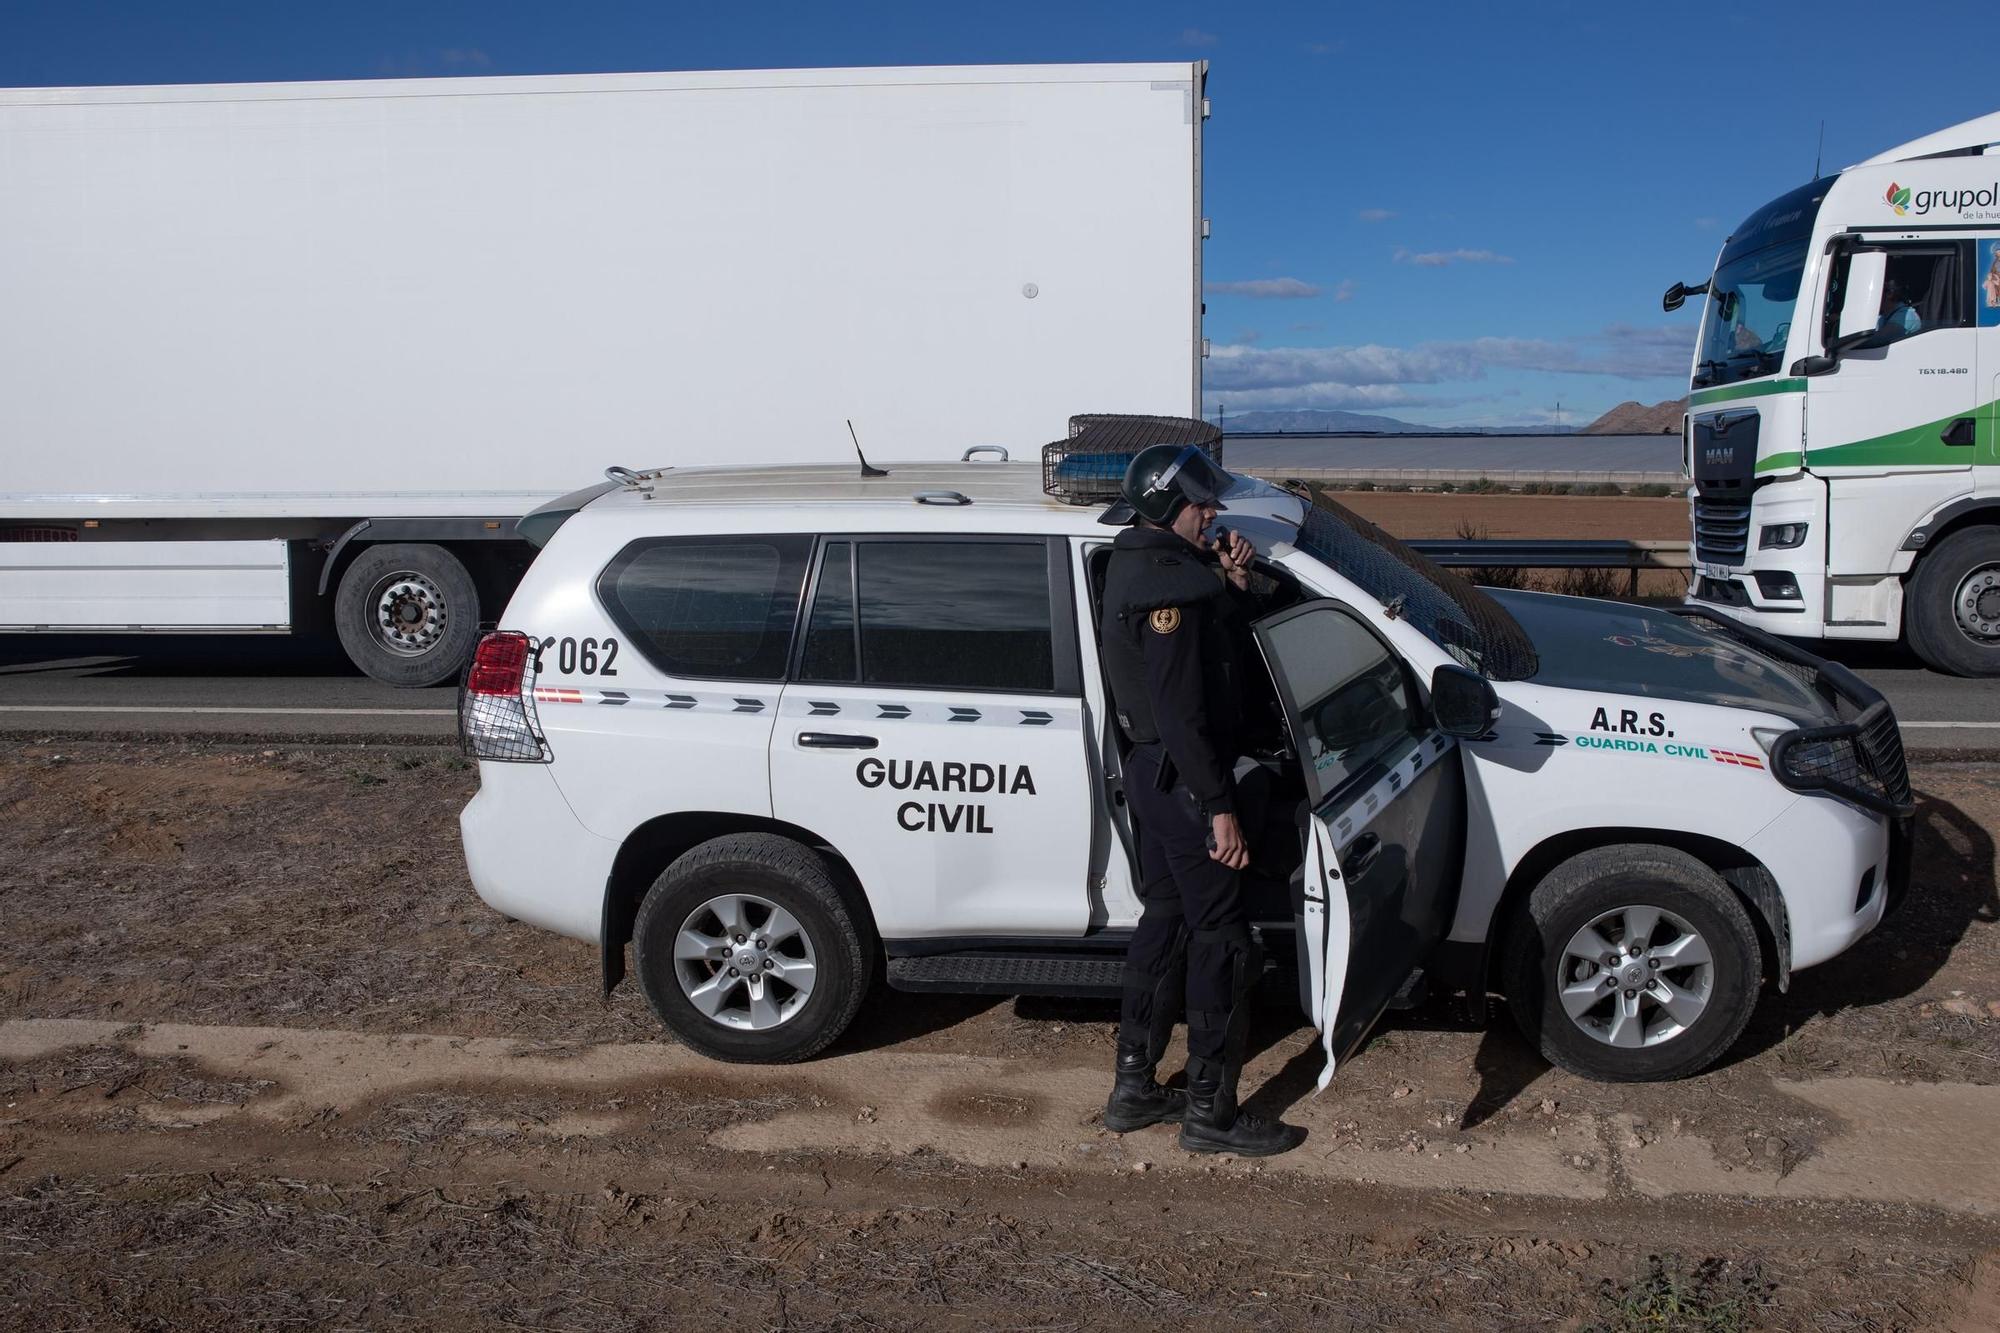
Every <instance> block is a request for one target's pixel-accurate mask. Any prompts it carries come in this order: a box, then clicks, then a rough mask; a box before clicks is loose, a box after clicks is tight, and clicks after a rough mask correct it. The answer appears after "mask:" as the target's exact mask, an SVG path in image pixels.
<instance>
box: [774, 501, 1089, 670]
mask: <svg viewBox="0 0 2000 1333" xmlns="http://www.w3.org/2000/svg"><path fill="white" fill-rule="evenodd" d="M850 561H851V562H852V563H851V564H850V563H849V562H850ZM1054 626H1055V614H1054V607H1053V605H1052V601H1051V598H1050V594H1049V551H1048V546H1047V544H1046V543H1045V542H1042V541H1039V540H1033V539H1030V540H1025V541H1007V540H1004V539H1001V538H994V539H992V540H975V541H923V540H894V539H890V540H872V541H856V542H844V541H842V542H829V543H827V547H826V557H825V559H824V561H823V562H822V565H821V568H820V576H819V583H818V588H817V591H816V592H815V594H814V598H813V609H812V615H811V618H810V620H809V621H808V625H807V630H806V648H805V653H804V655H803V660H802V661H801V663H800V677H801V679H804V680H813V681H822V682H846V683H858V684H861V685H897V686H912V687H917V688H929V689H966V690H992V691H996V692H1007V691H1013V692H1024V693H1048V692H1050V691H1052V690H1054V689H1055V688H1056V634H1055V628H1054Z"/></svg>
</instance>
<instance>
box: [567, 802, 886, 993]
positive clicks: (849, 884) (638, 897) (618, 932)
mask: <svg viewBox="0 0 2000 1333" xmlns="http://www.w3.org/2000/svg"><path fill="white" fill-rule="evenodd" d="M732 833H771V834H775V835H777V836H778V837H781V838H789V839H791V840H792V841H793V842H797V843H801V844H803V845H805V846H807V847H810V848H812V849H813V850H814V851H816V852H818V853H819V854H820V855H822V856H824V857H825V858H826V861H827V864H828V866H829V867H831V868H832V870H833V880H834V883H835V884H836V885H837V886H838V887H839V889H840V894H841V897H842V899H844V900H845V901H846V903H847V906H848V909H849V910H850V911H852V912H853V913H854V919H855V921H856V923H857V924H859V925H860V926H862V927H863V928H864V929H866V930H867V931H868V932H869V933H870V934H871V935H874V936H875V937H876V938H877V939H880V938H881V932H880V931H878V930H877V929H876V926H875V913H874V911H873V909H872V908H871V907H870V906H869V903H868V895H867V894H866V893H865V892H864V891H863V890H862V888H861V881H860V880H859V878H857V877H856V875H855V874H854V868H853V866H851V865H850V864H849V863H848V860H847V858H846V857H845V856H842V855H841V853H840V850H839V849H838V848H837V847H835V846H834V845H833V844H832V843H830V842H828V841H827V840H826V839H825V838H822V837H820V836H819V835H818V834H817V833H814V832H813V831H812V830H810V829H807V828H802V827H800V826H799V825H797V824H788V823H786V822H785V821H784V820H782V819H770V818H766V817H764V816H760V815H751V814H743V813H739V812H734V811H718V810H680V811H675V812H674V813H672V814H666V815H657V816H655V817H654V818H652V819H649V820H647V821H646V822H645V823H643V824H641V825H639V826H638V827H637V828H635V829H633V830H632V831H631V832H630V833H629V834H627V835H626V837H625V841H624V842H623V843H621V844H620V845H619V848H618V855H617V856H616V857H615V858H614V859H613V860H612V863H611V873H610V874H609V875H607V876H606V877H605V881H604V914H603V921H602V924H601V926H600V928H599V930H598V933H597V938H598V951H599V955H600V965H601V968H602V976H603V980H604V993H605V994H606V995H609V994H611V992H612V991H613V990H614V989H616V988H617V985H618V983H619V982H621V981H623V980H624V979H625V971H626V969H625V946H626V945H628V944H630V943H631V942H632V923H633V921H634V920H635V919H636V918H637V917H638V915H639V904H640V902H641V901H642V900H644V898H645V896H646V890H647V889H649V888H651V887H652V884H653V881H654V880H655V879H657V878H659V875H660V872H661V871H663V870H665V869H666V868H667V867H668V866H670V865H672V864H673V863H674V862H675V861H676V860H678V859H680V857H682V856H683V855H685V854H686V853H688V852H691V851H693V850H694V849H695V848H696V847H699V846H700V845H701V844H703V843H705V842H709V841H711V840H713V839H715V838H721V837H726V836H728V835H729V834H732Z"/></svg>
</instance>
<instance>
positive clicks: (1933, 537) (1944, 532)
mask: <svg viewBox="0 0 2000 1333" xmlns="http://www.w3.org/2000/svg"><path fill="white" fill-rule="evenodd" d="M1967 528H2000V495H1982V496H1966V497H1963V498H1960V499H1957V500H1953V501H1952V502H1951V503H1950V504H1947V505H1945V506H1944V507H1943V508H1941V509H1939V510H1938V511H1937V512H1936V513H1934V514H1932V515H1930V516H1929V517H1928V518H1926V519H1924V521H1923V522H1921V523H1919V524H1917V526H1916V527H1914V528H1911V529H1910V533H1909V535H1908V536H1906V537H1905V538H1903V544H1902V545H1901V546H1900V547H1898V548H1897V549H1898V550H1903V551H1914V552H1916V558H1915V559H1914V560H1912V561H1911V562H1910V569H1909V572H1908V573H1906V574H1904V575H1903V581H1904V582H1905V583H1908V582H1909V581H1910V579H1912V578H1914V577H1915V576H1916V572H1917V566H1918V565H1921V564H1922V563H1923V562H1924V557H1925V556H1927V555H1929V554H1930V553H1931V551H1932V550H1934V549H1935V548H1936V547H1937V545H1938V543H1940V542H1942V541H1943V540H1944V539H1945V538H1946V537H1950V536H1953V535H1955V534H1957V533H1960V532H1963V531H1964V530H1965V529H1967Z"/></svg>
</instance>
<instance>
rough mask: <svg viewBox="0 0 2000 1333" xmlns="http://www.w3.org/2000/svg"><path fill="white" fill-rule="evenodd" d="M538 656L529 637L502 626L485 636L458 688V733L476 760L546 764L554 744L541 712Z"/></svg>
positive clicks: (466, 749) (468, 752)
mask: <svg viewBox="0 0 2000 1333" xmlns="http://www.w3.org/2000/svg"><path fill="white" fill-rule="evenodd" d="M534 670H535V659H534V652H533V649H532V647H531V646H530V645H529V643H528V636H527V635H525V634H522V633H520V632H519V631H517V630H499V631H496V632H494V633H492V634H488V635H486V636H484V637H483V638H481V639H480V640H479V646H478V647H476V648H474V649H473V650H472V665H471V666H470V667H469V668H467V670H466V673H465V686H464V688H463V689H461V690H460V691H459V693H458V736H459V743H460V744H461V745H463V746H464V747H465V752H466V753H467V754H469V755H471V756H472V757H473V758H475V759H493V760H499V761H504V762H507V763H516V764H546V763H548V762H549V759H550V757H551V756H550V754H549V743H548V741H547V739H546V738H545V737H543V735H542V728H541V724H540V722H539V721H538V720H537V719H536V717H535V703H534V690H533V689H532V686H533V683H534V680H533V675H534Z"/></svg>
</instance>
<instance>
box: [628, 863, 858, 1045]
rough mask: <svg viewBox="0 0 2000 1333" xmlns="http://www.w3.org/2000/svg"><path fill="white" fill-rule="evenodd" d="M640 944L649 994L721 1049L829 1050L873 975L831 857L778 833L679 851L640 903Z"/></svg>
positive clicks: (666, 1018) (658, 1010)
mask: <svg viewBox="0 0 2000 1333" xmlns="http://www.w3.org/2000/svg"><path fill="white" fill-rule="evenodd" d="M632 953H633V958H634V961H635V962H636V964H637V970H638V973H639V984H640V986H641V987H643V988H644V990H645V992H646V1001H647V1003H649V1004H650V1005H652V1007H653V1012H654V1013H655V1014H658V1015H659V1017H660V1021H661V1022H663V1023H665V1024H666V1025H667V1026H668V1027H669V1028H671V1029H672V1030H673V1033H674V1035H675V1036H677V1037H679V1038H680V1039H681V1040H682V1041H684V1042H686V1043H687V1044H688V1045H689V1046H692V1047H693V1048H694V1049H695V1050H697V1051H700V1052H701V1053H702V1054H703V1055H707V1056H711V1057H713V1058H714V1059H717V1060H731V1061H735V1062H737V1063H741V1064H789V1063H791V1062H793V1061H797V1060H807V1059H810V1058H812V1057H813V1056H815V1055H817V1054H819V1053H820V1052H821V1051H822V1050H824V1049H826V1046H827V1044H828V1043H830V1042H831V1041H833V1039H834V1038H836V1037H838V1036H839V1035H840V1034H841V1033H842V1032H844V1031H846V1030H847V1025H848V1024H849V1023H851V1022H853V1021H854V1015H855V1014H856V1012H858V1011H859V1010H860V1008H861V1001H862V998H863V997H864V996H865V995H866V994H867V992H868V984H869V981H870V979H871V978H872V977H873V976H874V953H873V937H872V935H870V934H868V933H866V932H864V931H862V930H860V929H858V928H857V927H856V925H855V921H854V916H853V914H852V913H851V912H850V911H849V910H848V908H847V904H846V902H845V900H843V899H842V897H841V894H840V890H839V888H837V887H836V886H835V884H834V879H833V875H832V873H831V872H830V871H829V870H828V868H827V864H826V861H825V860H824V859H823V858H822V857H821V856H820V855H819V853H817V852H815V851H814V850H813V849H812V848H810V847H807V846H805V845H804V844H802V843H797V842H794V841H792V840H791V839H789V838H781V837H778V836H777V835H775V834H771V833H735V834H729V835H727V836H724V837H720V838H715V839H712V840H711V841H709V842H705V843H703V844H701V845H700V846H699V847H696V848H694V849H693V850H692V851H690V852H688V853H686V854H685V855H683V856H682V857H680V859H678V860H676V861H675V862H674V863H673V864H672V865H670V866H668V867H667V868H666V870H664V871H662V872H661V874H660V877H659V878H658V879H656V880H654V881H653V887H652V888H650V889H648V890H647V891H646V899H645V901H644V902H643V903H641V904H640V905H639V915H638V917H637V918H636V919H635V920H634V921H633V923H632Z"/></svg>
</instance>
